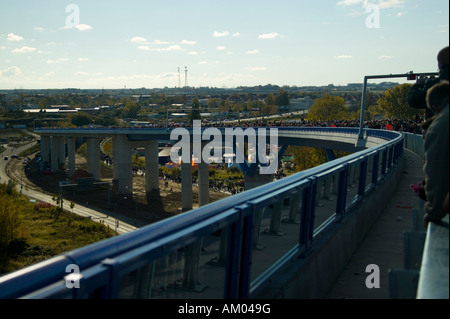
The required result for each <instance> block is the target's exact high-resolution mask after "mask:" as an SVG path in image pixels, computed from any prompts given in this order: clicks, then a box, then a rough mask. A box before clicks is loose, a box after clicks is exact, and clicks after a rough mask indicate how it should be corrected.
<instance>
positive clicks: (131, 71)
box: [0, 0, 449, 89]
mask: <svg viewBox="0 0 450 319" xmlns="http://www.w3.org/2000/svg"><path fill="white" fill-rule="evenodd" d="M448 12H449V4H448V1H447V0H316V1H312V0H276V1H274V0H272V1H268V0H226V1H225V0H221V1H216V0H146V1H144V0H128V1H112V0H110V1H106V0H95V1H85V0H68V1H63V0H40V1H37V0H34V1H31V0H17V1H4V0H3V1H1V2H0V89H61V88H80V89H101V88H105V89H119V88H124V87H126V88H142V87H145V88H163V87H178V86H179V85H180V86H181V87H183V86H184V85H185V83H186V80H187V84H188V86H193V87H219V88H235V87H238V86H255V85H267V84H273V85H280V86H283V85H289V86H321V85H329V84H334V85H346V84H348V83H362V82H363V79H364V76H366V75H379V74H403V73H407V72H409V71H414V72H436V71H437V62H436V56H437V53H438V52H439V50H440V49H442V48H443V47H445V46H448V43H449V13H448ZM186 70H187V79H186V77H185V74H186V72H185V71H186ZM393 81H394V82H399V79H394V80H393Z"/></svg>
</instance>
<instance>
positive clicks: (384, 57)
mask: <svg viewBox="0 0 450 319" xmlns="http://www.w3.org/2000/svg"><path fill="white" fill-rule="evenodd" d="M393 58H394V57H393V56H392V55H380V56H379V57H378V59H393Z"/></svg>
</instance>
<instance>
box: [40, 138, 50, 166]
mask: <svg viewBox="0 0 450 319" xmlns="http://www.w3.org/2000/svg"><path fill="white" fill-rule="evenodd" d="M49 154H50V136H41V158H42V163H45V162H47V163H50V157H49Z"/></svg>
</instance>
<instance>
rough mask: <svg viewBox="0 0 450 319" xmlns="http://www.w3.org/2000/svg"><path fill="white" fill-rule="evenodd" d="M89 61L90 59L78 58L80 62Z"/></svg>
mask: <svg viewBox="0 0 450 319" xmlns="http://www.w3.org/2000/svg"><path fill="white" fill-rule="evenodd" d="M87 60H89V59H88V58H78V61H87Z"/></svg>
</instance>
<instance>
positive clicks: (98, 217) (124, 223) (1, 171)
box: [0, 142, 139, 234]
mask: <svg viewBox="0 0 450 319" xmlns="http://www.w3.org/2000/svg"><path fill="white" fill-rule="evenodd" d="M35 144H36V142H32V143H29V144H26V145H23V146H20V147H17V148H15V147H11V146H8V145H3V146H4V148H5V150H4V151H3V152H2V153H1V154H0V156H1V157H0V183H8V181H9V180H10V178H9V176H8V174H7V172H6V170H7V169H8V163H9V161H10V160H11V156H12V155H14V154H20V153H21V152H23V151H25V150H27V149H29V148H30V147H32V146H34V145H35ZM5 156H8V159H7V160H5ZM16 182H17V181H16ZM17 191H19V192H21V193H22V194H23V195H25V196H27V197H28V198H29V199H30V200H31V201H36V200H37V201H40V202H44V203H50V204H52V205H54V204H55V203H54V201H53V200H52V196H50V195H46V194H43V193H41V192H38V191H36V190H33V189H29V188H25V187H21V185H20V183H17ZM63 204H64V202H63ZM64 208H65V209H66V210H67V211H71V212H73V213H74V214H77V215H80V216H83V217H89V218H91V220H93V221H97V222H100V221H102V220H103V221H104V223H105V225H109V227H110V228H111V229H114V230H115V231H117V233H119V234H124V233H128V232H131V231H133V230H136V229H138V228H139V227H137V226H135V220H134V219H132V218H129V217H126V216H123V215H118V214H114V215H115V216H114V217H112V216H110V215H109V214H110V213H108V212H106V211H99V210H94V209H91V208H89V207H86V206H82V205H79V204H75V206H74V208H73V209H71V208H70V207H69V205H68V204H67V206H66V207H64ZM117 225H118V227H117Z"/></svg>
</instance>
